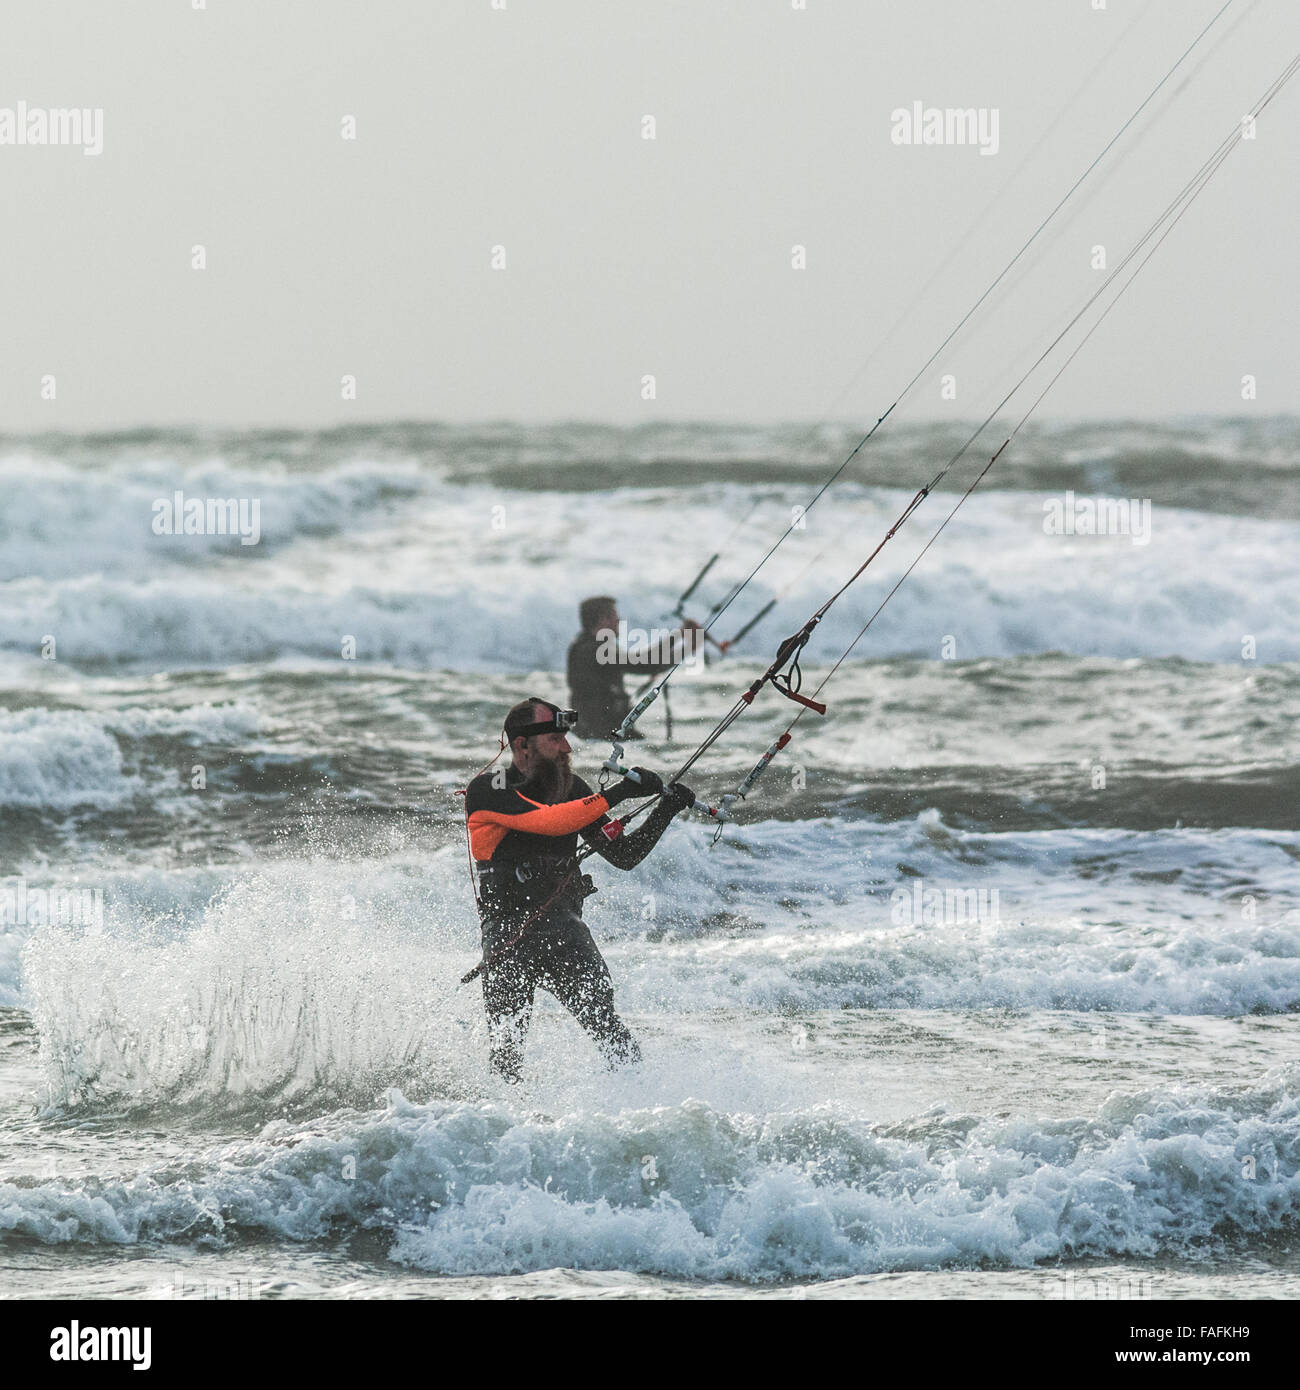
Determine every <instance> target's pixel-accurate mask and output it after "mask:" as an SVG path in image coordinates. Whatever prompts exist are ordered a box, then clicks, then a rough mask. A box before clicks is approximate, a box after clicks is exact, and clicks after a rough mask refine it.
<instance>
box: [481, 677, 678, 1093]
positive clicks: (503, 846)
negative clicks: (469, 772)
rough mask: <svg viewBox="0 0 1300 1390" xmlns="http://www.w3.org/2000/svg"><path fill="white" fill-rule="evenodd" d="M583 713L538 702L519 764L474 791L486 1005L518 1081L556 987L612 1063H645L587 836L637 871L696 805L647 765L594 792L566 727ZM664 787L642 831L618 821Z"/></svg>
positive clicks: (498, 1053) (604, 853) (516, 756)
mask: <svg viewBox="0 0 1300 1390" xmlns="http://www.w3.org/2000/svg"><path fill="white" fill-rule="evenodd" d="M575 722H576V719H575V716H574V712H573V711H572V710H561V709H558V708H557V707H556V706H555V705H553V704H551V703H550V702H549V701H547V700H541V699H537V698H535V697H531V696H530V697H529V698H528V699H527V700H525V701H523V702H522V703H521V704H518V705H516V706H515V707H514V708H513V709H512V710H511V711H510V713H509V714H508V715H507V716H506V722H505V735H506V741H507V743H508V744H509V748H510V752H511V755H512V763H511V766H510V767H508V768H499V769H496V770H495V771H493V772H484V773H482V774H480V775H479V776H478V777H476V778H475V779H474V780H473V781H472V782H471V783H470V784H469V787H468V788H467V790H466V793H465V814H466V816H467V818H468V821H469V843H470V854H471V856H472V858H473V860H474V863H475V867H476V869H477V871H478V883H479V910H480V916H481V918H482V926H483V960H484V965H483V971H482V973H483V1003H484V1006H485V1007H486V1009H487V1019H488V1037H489V1044H490V1049H491V1065H492V1068H493V1070H494V1071H496V1072H497V1073H499V1074H500V1075H501V1076H503V1077H505V1079H506V1080H507V1081H518V1080H519V1078H520V1064H521V1063H522V1060H523V1045H524V1040H525V1038H526V1037H527V1035H528V1026H529V1023H530V1021H531V1015H532V1006H533V993H534V990H535V989H536V988H537V986H538V985H540V986H541V987H542V988H543V989H546V990H549V991H550V992H551V993H552V994H553V995H554V996H555V997H556V998H557V999H558V1000H559V1001H560V1003H561V1004H563V1005H564V1007H565V1008H566V1009H568V1010H569V1012H570V1013H571V1014H572V1015H573V1016H574V1018H576V1019H577V1020H578V1022H579V1023H580V1024H581V1025H582V1026H583V1028H585V1029H586V1031H587V1032H588V1033H590V1034H591V1036H592V1037H593V1038H594V1039H595V1041H596V1044H597V1046H598V1047H599V1048H600V1050H601V1053H602V1054H603V1055H604V1057H605V1060H606V1062H607V1064H608V1065H609V1066H610V1067H611V1068H612V1067H616V1066H619V1065H621V1064H623V1063H627V1062H636V1061H639V1060H640V1058H641V1049H640V1048H639V1047H638V1046H637V1041H636V1039H635V1038H634V1037H633V1036H632V1034H631V1033H629V1032H628V1030H627V1027H626V1025H625V1024H624V1023H623V1020H622V1019H621V1018H619V1016H618V1014H617V1012H616V1011H615V1009H614V986H613V984H612V982H611V980H610V976H609V969H608V967H607V966H606V965H605V961H604V958H603V957H602V956H601V954H600V951H599V949H598V948H597V946H596V943H595V941H594V940H593V939H592V935H591V932H590V931H589V930H588V929H587V925H586V923H585V922H584V921H583V920H582V902H583V899H584V898H585V897H587V896H588V895H589V894H591V893H594V892H595V891H596V889H595V887H594V886H593V885H592V882H591V878H590V876H589V875H587V874H583V873H580V872H579V863H578V860H577V859H576V858H575V855H576V852H577V847H578V836H579V835H581V836H582V838H583V839H584V840H585V841H586V842H587V843H588V844H589V845H591V846H592V847H593V849H594V850H595V851H596V853H597V854H599V855H600V856H601V857H602V858H603V859H606V860H608V861H609V862H610V863H611V864H613V865H614V866H615V867H616V868H619V869H632V868H635V867H636V865H638V864H639V863H640V862H641V861H642V860H643V859H644V858H645V857H646V855H647V854H649V853H650V851H651V850H652V849H653V848H654V846H655V844H656V843H657V842H658V840H659V837H660V836H661V835H662V834H663V833H664V831H665V830H666V829H667V828H668V824H669V822H670V821H671V820H672V818H673V817H674V816H675V815H676V814H677V813H678V812H679V811H682V810H684V809H686V808H687V807H689V806H693V805H694V804H695V794H694V792H692V791H691V790H690V789H689V788H688V787H683V786H680V785H678V784H676V783H674V784H673V785H672V786H670V787H667V788H665V787H664V785H663V783H662V782H661V781H660V779H659V778H658V777H657V776H656V775H655V774H654V773H653V772H648V771H646V770H645V769H644V768H634V769H633V771H634V772H635V773H636V774H637V775H638V777H639V778H640V779H641V780H640V781H639V782H634V781H632V780H630V779H629V778H626V777H625V778H623V779H622V781H619V782H615V783H614V784H613V785H612V786H610V787H607V788H606V789H605V790H604V791H603V792H593V791H592V790H591V788H590V787H589V786H588V785H587V784H586V782H584V781H583V780H582V778H581V777H576V776H574V774H573V772H572V770H571V769H570V766H569V754H570V751H571V750H570V747H569V741H568V739H567V738H565V732H566V730H568V729H570V728H572V727H573V724H574V723H575ZM658 792H662V793H663V795H662V797H661V799H660V801H659V803H658V804H657V805H656V806H655V808H654V809H653V810H652V811H651V812H650V814H649V815H648V816H647V817H646V819H645V822H644V823H643V824H642V825H641V826H640V827H639V828H638V829H636V830H633V831H629V832H628V833H627V834H626V835H624V834H622V833H621V832H622V827H621V826H620V825H619V823H618V822H617V821H614V820H611V819H610V817H609V815H608V814H607V813H608V812H609V811H611V810H612V809H613V808H614V807H615V806H617V805H618V804H619V803H620V802H621V801H626V800H628V799H629V798H632V797H644V796H647V795H654V794H655V793H658Z"/></svg>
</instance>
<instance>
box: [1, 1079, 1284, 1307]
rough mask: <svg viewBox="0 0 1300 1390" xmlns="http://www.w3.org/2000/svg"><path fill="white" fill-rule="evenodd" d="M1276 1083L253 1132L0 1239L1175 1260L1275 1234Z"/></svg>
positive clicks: (440, 1116) (846, 1258)
mask: <svg viewBox="0 0 1300 1390" xmlns="http://www.w3.org/2000/svg"><path fill="white" fill-rule="evenodd" d="M1297 1081H1300V1074H1297V1069H1296V1068H1294V1067H1292V1068H1289V1069H1288V1068H1279V1069H1277V1070H1275V1071H1274V1072H1273V1073H1270V1074H1269V1075H1268V1076H1266V1077H1265V1078H1264V1079H1263V1080H1261V1081H1260V1082H1259V1083H1258V1084H1257V1085H1255V1086H1251V1087H1242V1088H1235V1089H1230V1090H1220V1091H1212V1090H1211V1091H1207V1090H1201V1091H1192V1090H1175V1091H1151V1092H1146V1093H1141V1094H1136V1095H1116V1096H1114V1097H1112V1098H1111V1100H1109V1101H1108V1102H1106V1103H1105V1104H1104V1105H1102V1106H1101V1108H1100V1109H1099V1110H1098V1111H1096V1112H1095V1113H1092V1114H1088V1115H1084V1116H1079V1117H1076V1118H1071V1119H1065V1120H1052V1121H1044V1120H1038V1119H1034V1118H1032V1117H1028V1116H1022V1117H1014V1118H989V1117H984V1118H981V1117H978V1116H970V1117H963V1116H955V1115H951V1114H942V1115H940V1114H934V1115H930V1116H922V1117H918V1118H917V1119H916V1120H915V1121H913V1122H911V1123H909V1124H907V1125H902V1126H899V1125H895V1126H880V1125H876V1124H873V1123H872V1122H870V1121H869V1120H868V1119H866V1118H863V1117H861V1116H856V1115H853V1114H851V1113H848V1112H846V1111H845V1110H844V1109H843V1108H842V1107H838V1106H836V1105H834V1104H826V1105H818V1106H813V1107H810V1108H802V1109H792V1110H782V1111H773V1112H769V1113H766V1114H757V1115H756V1114H745V1113H728V1112H724V1111H720V1110H718V1109H715V1108H714V1107H711V1106H709V1105H707V1104H705V1103H704V1102H701V1101H697V1100H691V1099H685V1100H682V1101H680V1102H677V1103H675V1104H670V1105H661V1106H656V1107H653V1108H650V1109H628V1110H624V1111H622V1112H620V1113H617V1114H608V1113H596V1114H590V1113H575V1114H566V1115H561V1116H558V1117H555V1118H547V1117H544V1116H537V1115H529V1114H527V1113H521V1112H519V1111H518V1110H515V1109H512V1108H511V1107H509V1106H507V1105H503V1104H499V1103H495V1102H490V1101H480V1102H455V1103H445V1102H437V1103H434V1104H430V1105H415V1104H411V1103H409V1102H408V1101H406V1100H405V1098H404V1097H403V1096H402V1095H401V1094H400V1093H399V1092H396V1091H394V1092H392V1093H390V1096H389V1102H388V1105H387V1108H386V1109H385V1110H383V1111H381V1112H377V1113H373V1114H369V1115H367V1114H357V1113H355V1112H339V1113H336V1114H335V1115H332V1116H327V1117H324V1118H322V1119H318V1120H315V1121H313V1122H312V1123H311V1124H309V1125H295V1124H292V1123H289V1122H283V1121H281V1122H274V1123H273V1124H271V1125H269V1126H267V1128H266V1129H264V1130H263V1132H262V1134H261V1135H260V1136H259V1137H258V1138H257V1139H255V1140H252V1141H246V1142H240V1143H234V1144H229V1145H226V1146H225V1147H224V1148H223V1149H221V1150H220V1151H218V1152H214V1153H209V1154H207V1155H205V1156H203V1157H202V1158H201V1159H196V1160H195V1161H193V1162H190V1163H188V1164H186V1165H185V1166H184V1167H183V1168H177V1169H162V1170H158V1171H152V1172H141V1173H138V1174H136V1175H134V1176H126V1177H121V1178H105V1179H102V1180H99V1179H96V1180H91V1181H86V1182H82V1183H80V1184H78V1185H76V1186H75V1187H71V1186H68V1185H66V1184H60V1183H59V1182H57V1181H54V1182H43V1183H40V1184H38V1185H36V1186H26V1187H19V1186H16V1185H14V1184H0V1231H3V1232H5V1233H6V1234H7V1235H10V1236H23V1237H26V1238H28V1239H33V1240H36V1241H40V1242H44V1243H48V1244H66V1243H69V1242H79V1243H89V1244H114V1245H123V1244H135V1243H137V1242H141V1241H185V1242H198V1243H200V1244H214V1243H215V1244H221V1243H223V1242H224V1241H225V1240H227V1239H228V1238H230V1237H232V1236H234V1235H236V1234H240V1235H249V1234H256V1235H261V1236H270V1237H273V1238H276V1239H283V1240H291V1241H309V1240H315V1239H318V1238H321V1237H324V1236H327V1235H337V1234H339V1233H340V1232H342V1231H347V1230H349V1229H358V1228H361V1229H368V1230H375V1231H380V1232H386V1233H388V1234H389V1235H391V1237H392V1247H391V1255H392V1258H393V1259H395V1260H397V1261H398V1262H400V1263H404V1264H408V1265H411V1266H414V1267H417V1268H420V1269H423V1270H427V1271H430V1272H436V1273H439V1274H455V1275H466V1274H508V1273H518V1272H526V1271H533V1270H542V1269H548V1268H553V1267H556V1266H567V1267H571V1268H575V1269H621V1270H627V1271H635V1272H642V1273H653V1274H659V1275H667V1276H676V1277H686V1278H709V1279H722V1278H737V1279H742V1280H754V1281H768V1280H779V1279H790V1278H810V1277H811V1278H818V1279H829V1278H843V1277H847V1276H850V1275H854V1274H864V1273H872V1272H878V1271H882V1270H906V1269H923V1268H936V1267H945V1266H949V1267H951V1266H956V1267H974V1266H977V1265H979V1264H982V1263H992V1264H995V1265H1009V1266H1021V1267H1023V1266H1029V1265H1032V1264H1035V1263H1037V1262H1041V1261H1052V1260H1061V1259H1075V1258H1079V1257H1083V1256H1105V1257H1110V1258H1117V1257H1127V1258H1133V1257H1150V1256H1157V1255H1164V1256H1181V1257H1187V1258H1194V1257H1196V1256H1197V1255H1199V1254H1203V1253H1204V1252H1205V1251H1206V1250H1207V1249H1211V1250H1212V1249H1213V1248H1214V1247H1215V1246H1216V1244H1218V1243H1219V1242H1222V1241H1225V1240H1230V1239H1231V1238H1233V1237H1234V1236H1236V1237H1259V1236H1271V1235H1278V1234H1280V1233H1282V1232H1283V1231H1284V1230H1286V1229H1287V1227H1288V1225H1289V1223H1292V1222H1293V1221H1294V1220H1295V1218H1296V1216H1297V1215H1298V1214H1300V1106H1298V1104H1297V1101H1296V1099H1295V1091H1296V1083H1297Z"/></svg>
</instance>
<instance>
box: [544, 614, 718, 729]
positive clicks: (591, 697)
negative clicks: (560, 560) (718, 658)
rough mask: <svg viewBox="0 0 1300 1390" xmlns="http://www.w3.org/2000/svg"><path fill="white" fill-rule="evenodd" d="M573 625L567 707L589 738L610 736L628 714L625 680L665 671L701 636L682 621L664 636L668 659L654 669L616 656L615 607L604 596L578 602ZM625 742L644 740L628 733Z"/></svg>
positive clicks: (625, 655)
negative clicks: (575, 631) (577, 624)
mask: <svg viewBox="0 0 1300 1390" xmlns="http://www.w3.org/2000/svg"><path fill="white" fill-rule="evenodd" d="M578 620H579V622H581V624H582V631H581V632H580V633H579V634H578V635H577V637H575V638H574V640H573V643H572V645H571V646H570V647H569V663H568V664H569V703H570V704H571V705H572V706H573V707H574V709H575V710H577V712H578V722H579V723H580V724H581V726H582V731H583V733H584V734H585V735H587V736H588V737H591V738H603V737H605V736H606V735H607V734H611V733H613V732H614V730H615V729H617V728H618V726H619V725H620V724H621V723H622V722H623V720H624V719H625V718H626V717H627V713H628V711H629V710H630V709H631V708H632V702H631V701H630V700H629V699H628V697H627V692H626V691H625V690H624V689H623V677H624V676H625V675H633V676H639V677H640V678H641V679H642V680H648V679H649V678H651V677H652V676H657V675H659V674H660V672H662V671H666V670H668V668H669V667H670V666H672V665H675V664H676V662H677V660H678V658H679V657H680V656H682V655H684V654H685V652H686V651H687V650H688V646H689V644H690V643H691V642H692V641H694V640H697V639H695V637H694V634H695V633H696V632H698V631H700V625H699V623H697V622H695V621H694V620H693V619H691V618H687V619H685V620H684V621H683V623H682V625H681V627H680V628H678V629H676V631H674V632H672V633H670V634H669V637H670V639H671V643H672V646H671V647H670V649H669V654H670V655H671V658H672V659H671V660H665V661H660V662H659V663H656V662H654V661H641V660H638V659H637V653H635V652H626V651H622V650H620V648H619V645H618V635H619V634H618V605H617V602H616V600H614V599H612V598H610V597H609V596H608V595H607V594H599V595H597V596H595V597H594V598H585V599H583V601H582V602H581V603H580V604H579V605H578ZM688 633H689V634H691V635H690V636H688V635H687V634H688ZM627 737H628V738H641V737H643V735H642V734H641V732H640V731H639V730H637V729H632V730H630V731H629V732H628V735H627Z"/></svg>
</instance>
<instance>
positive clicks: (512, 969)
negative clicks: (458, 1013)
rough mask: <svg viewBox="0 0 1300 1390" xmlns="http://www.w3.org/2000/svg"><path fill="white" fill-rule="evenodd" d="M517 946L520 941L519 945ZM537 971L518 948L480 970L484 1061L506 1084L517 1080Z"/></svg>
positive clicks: (531, 1007) (530, 1017)
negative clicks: (485, 1023)
mask: <svg viewBox="0 0 1300 1390" xmlns="http://www.w3.org/2000/svg"><path fill="white" fill-rule="evenodd" d="M519 945H520V946H522V945H523V942H520V943H519ZM536 987H537V969H536V966H535V965H534V963H533V962H532V961H531V960H530V959H528V958H527V956H526V955H523V956H521V954H520V953H519V947H516V948H515V949H514V950H511V951H506V952H504V953H503V954H502V955H501V957H500V959H498V960H495V961H489V963H488V964H487V966H486V967H485V968H484V970H483V1006H484V1008H485V1009H486V1010H487V1021H488V1047H489V1053H488V1061H489V1065H490V1066H491V1067H492V1070H493V1071H494V1072H496V1073H497V1074H498V1075H499V1076H502V1077H504V1078H505V1079H506V1080H507V1081H518V1080H520V1078H521V1068H522V1066H523V1060H524V1042H525V1040H526V1039H527V1037H528V1027H529V1024H530V1023H531V1022H532V1017H533V991H534V990H535V989H536Z"/></svg>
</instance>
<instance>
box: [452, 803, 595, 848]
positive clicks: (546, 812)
mask: <svg viewBox="0 0 1300 1390" xmlns="http://www.w3.org/2000/svg"><path fill="white" fill-rule="evenodd" d="M513 796H514V797H516V798H517V799H518V800H519V801H522V802H524V803H525V804H526V805H528V806H531V807H533V809H532V810H531V811H492V810H486V809H484V810H477V811H471V812H470V816H469V848H470V853H471V854H472V855H473V856H474V858H475V859H477V860H479V861H480V862H481V861H483V860H485V859H491V858H492V855H493V854H494V852H495V851H496V847H497V846H498V845H499V844H500V843H501V841H502V840H504V839H505V837H506V836H507V835H508V834H509V833H510V831H512V830H520V831H522V832H523V833H524V834H526V835H572V834H573V833H574V831H576V830H583V829H585V828H586V827H587V826H589V825H590V824H591V823H592V821H596V820H599V819H600V818H601V816H603V815H605V813H606V812H607V811H608V810H609V802H608V801H606V800H605V798H604V797H603V796H601V795H600V794H599V793H596V794H595V795H593V796H586V797H583V798H582V800H581V801H560V802H557V803H556V805H554V806H547V805H546V804H545V803H544V802H541V801H529V799H528V798H527V797H526V796H521V795H520V794H519V793H518V792H514V793H513Z"/></svg>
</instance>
